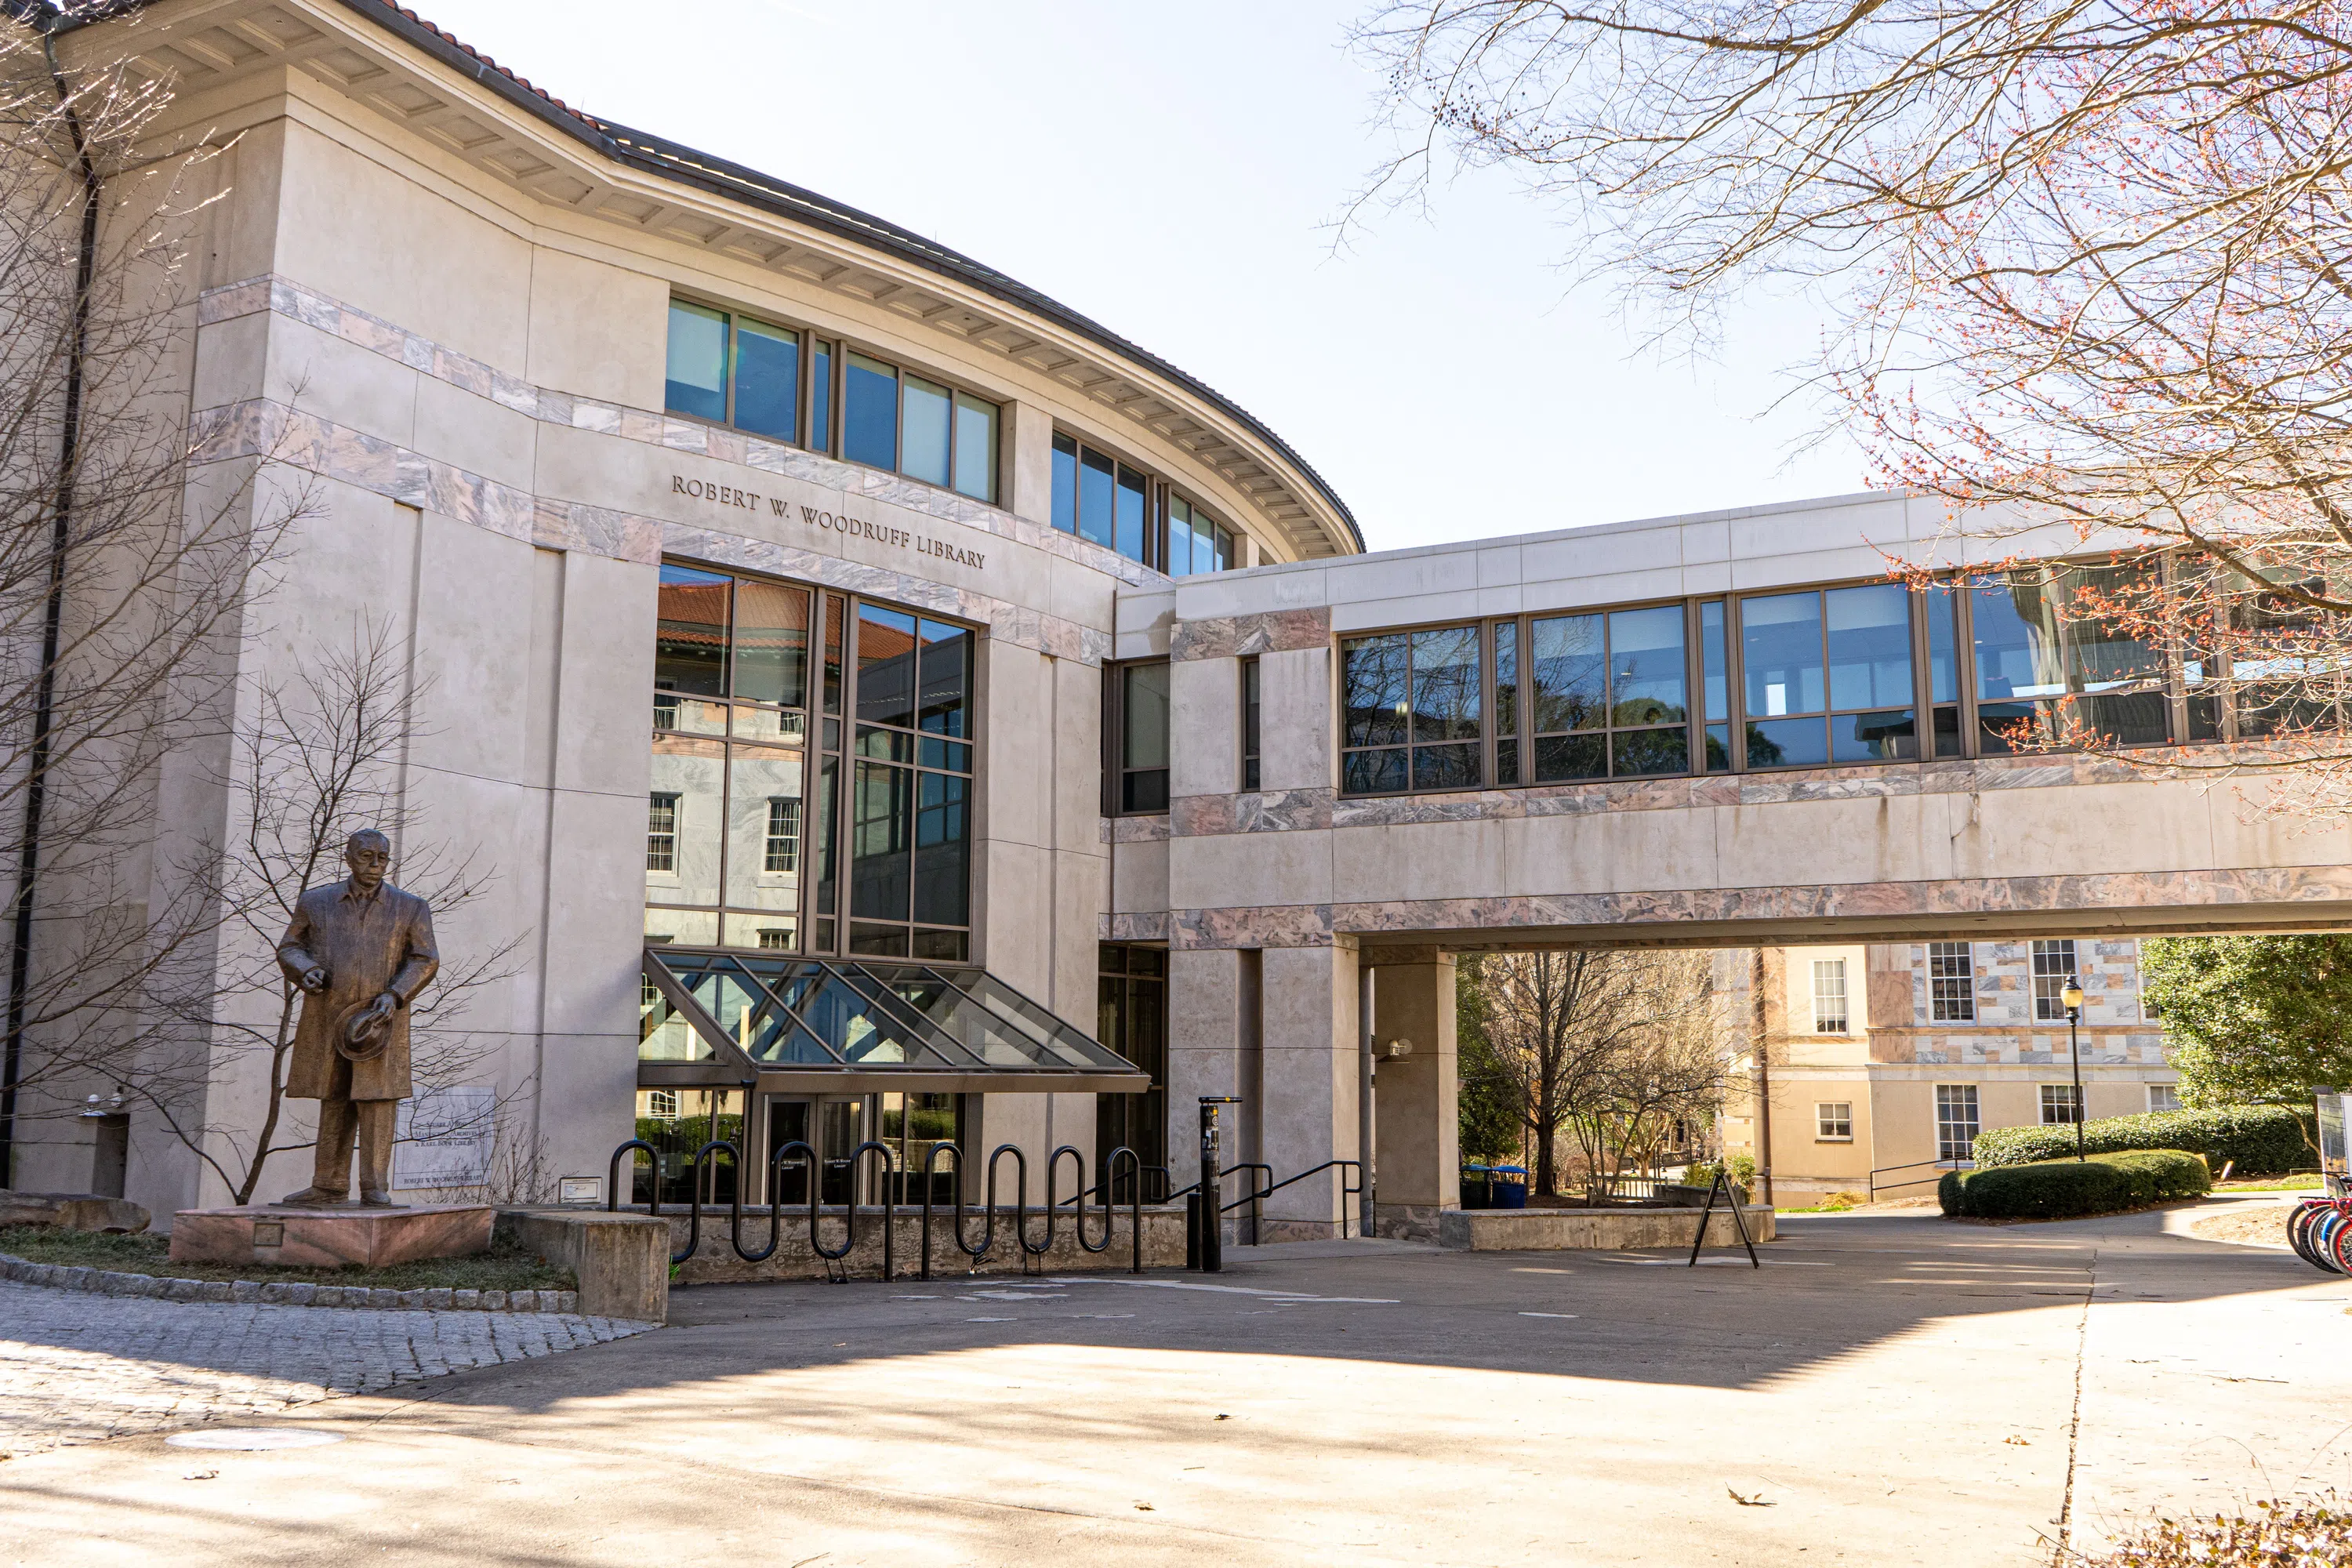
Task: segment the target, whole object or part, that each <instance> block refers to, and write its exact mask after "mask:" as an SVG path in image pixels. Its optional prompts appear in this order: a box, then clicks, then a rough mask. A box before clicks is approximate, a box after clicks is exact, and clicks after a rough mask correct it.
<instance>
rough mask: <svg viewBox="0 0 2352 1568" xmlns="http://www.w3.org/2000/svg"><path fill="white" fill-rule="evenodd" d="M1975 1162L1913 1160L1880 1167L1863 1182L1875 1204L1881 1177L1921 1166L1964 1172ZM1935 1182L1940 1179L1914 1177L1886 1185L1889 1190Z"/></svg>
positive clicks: (1914, 1169)
mask: <svg viewBox="0 0 2352 1568" xmlns="http://www.w3.org/2000/svg"><path fill="white" fill-rule="evenodd" d="M1975 1164H1976V1162H1975V1161H1974V1160H1914V1161H1912V1162H1911V1163H1909V1164H1907V1165H1881V1166H1880V1167H1879V1168H1878V1169H1876V1170H1875V1171H1873V1172H1871V1173H1870V1174H1869V1175H1867V1176H1865V1177H1864V1182H1865V1183H1866V1184H1868V1186H1869V1188H1870V1196H1871V1200H1872V1201H1873V1202H1876V1201H1877V1198H1878V1178H1879V1177H1881V1176H1885V1175H1889V1174H1892V1173H1895V1172H1896V1171H1916V1170H1917V1169H1919V1168H1920V1167H1921V1166H1922V1165H1932V1166H1934V1167H1935V1168H1936V1169H1937V1170H1939V1171H1965V1170H1969V1169H1971V1168H1973V1167H1974V1166H1975ZM1936 1180H1940V1178H1938V1177H1933V1176H1914V1177H1912V1178H1911V1179H1910V1180H1909V1181H1905V1182H1889V1183H1887V1184H1886V1185H1887V1186H1888V1188H1889V1189H1892V1188H1895V1187H1916V1186H1921V1185H1924V1184H1927V1183H1928V1182H1930V1181H1936Z"/></svg>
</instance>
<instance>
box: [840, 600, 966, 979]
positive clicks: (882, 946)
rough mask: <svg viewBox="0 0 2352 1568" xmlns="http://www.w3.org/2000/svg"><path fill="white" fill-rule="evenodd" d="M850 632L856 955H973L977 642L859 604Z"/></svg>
mask: <svg viewBox="0 0 2352 1568" xmlns="http://www.w3.org/2000/svg"><path fill="white" fill-rule="evenodd" d="M856 611H857V613H856V617H855V620H854V621H853V622H852V626H853V628H854V633H855V646H854V647H853V649H852V651H851V654H850V665H851V668H852V669H854V671H855V689H854V693H853V694H852V696H851V697H850V698H849V699H848V700H847V701H846V706H847V708H848V710H849V711H850V712H851V713H852V714H854V716H855V719H856V734H855V739H854V742H852V743H853V746H854V750H853V752H852V753H851V755H850V756H849V757H848V758H847V759H846V766H847V767H848V770H849V779H850V783H849V799H850V808H849V810H850V816H849V831H848V837H849V849H850V859H849V884H850V885H849V939H848V942H847V944H846V945H847V951H849V952H853V953H869V954H873V955H875V956H877V957H892V958H924V959H946V960H951V961H961V960H962V959H964V958H966V957H968V956H969V954H970V951H971V934H970V927H971V771H972V747H971V641H972V637H971V632H970V631H968V630H966V629H965V628H964V627H962V626H950V625H949V624H947V623H945V622H941V621H934V620H932V619H930V618H929V617H928V616H917V615H915V614H913V613H911V612H909V611H905V610H898V609H892V608H889V607H887V606H885V605H876V604H871V603H864V602H861V603H859V604H858V605H857V606H856Z"/></svg>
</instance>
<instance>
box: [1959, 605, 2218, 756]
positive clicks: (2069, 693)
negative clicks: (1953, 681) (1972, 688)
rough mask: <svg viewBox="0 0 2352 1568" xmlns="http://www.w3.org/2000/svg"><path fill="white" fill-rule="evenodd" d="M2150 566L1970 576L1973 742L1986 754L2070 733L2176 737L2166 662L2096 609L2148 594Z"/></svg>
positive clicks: (2123, 741) (2135, 739)
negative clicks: (2076, 730) (1974, 684)
mask: <svg viewBox="0 0 2352 1568" xmlns="http://www.w3.org/2000/svg"><path fill="white" fill-rule="evenodd" d="M2155 570H2156V566H2155V564H2154V563H2152V562H2139V563H2120V564H2116V565H2106V566H2033V567H2025V568H2021V569H2019V570H2017V571H2014V572H2008V573H2004V574H2000V575H1999V576H1996V577H1987V578H1982V579H1979V580H1977V581H1975V582H1974V583H1972V584H1970V587H1969V617H1970V620H1971V622H1972V624H1973V626H1974V628H1975V639H1974V640H1975V644H1976V659H1975V665H1976V680H1977V724H1978V731H1979V734H1978V745H1979V749H1980V750H1981V751H1982V752H1985V753H1987V754H1994V753H1999V752H2013V751H2017V750H2019V749H2021V747H2024V746H2027V745H2049V744H2053V743H2057V742H2063V741H2064V740H2065V739H2067V737H2068V734H2069V731H2070V730H2071V729H2073V728H2074V727H2078V726H2079V727H2080V728H2081V729H2082V730H2084V731H2088V732H2089V733H2091V734H2092V735H2094V736H2096V737H2097V738H2099V739H2101V740H2105V741H2107V742H2113V743H2115V744H2118V745H2126V746H2149V745H2163V744H2165V743H2166V742H2168V741H2169V740H2170V739H2171V738H2172V727H2171V699H2170V695H2169V690H2168V685H2169V677H2168V661H2167V660H2166V658H2164V656H2163V653H2162V651H2161V650H2160V649H2158V648H2156V647H2151V646H2150V645H2148V644H2147V643H2143V642H2139V641H2137V640H2134V639H2133V638H2131V637H2128V636H2127V635H2126V633H2125V631H2124V630H2122V629H2120V628H2118V627H2117V626H2116V625H2115V624H2114V623H2113V621H2112V619H2111V618H2110V617H2109V616H2105V615H2103V614H2102V613H2101V610H2100V605H2101V604H2102V602H2103V601H2104V602H2105V603H2108V604H2113V603H2115V602H2116V601H2118V600H2129V599H2131V598H2133V597H2134V596H2136V595H2138V594H2140V593H2143V592H2145V590H2146V584H2147V582H2148V580H2149V575H2150V574H2152V573H2153V572H2154V571H2155Z"/></svg>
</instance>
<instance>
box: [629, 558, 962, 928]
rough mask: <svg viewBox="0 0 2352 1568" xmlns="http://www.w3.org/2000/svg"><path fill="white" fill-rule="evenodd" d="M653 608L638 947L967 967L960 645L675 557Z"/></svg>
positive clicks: (942, 626) (931, 625)
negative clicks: (663, 941)
mask: <svg viewBox="0 0 2352 1568" xmlns="http://www.w3.org/2000/svg"><path fill="white" fill-rule="evenodd" d="M659 604H660V607H659V611H658V616H659V619H658V624H657V627H656V647H655V653H654V680H655V690H654V693H653V717H654V722H653V732H652V744H653V771H654V782H655V784H656V785H658V786H659V788H658V789H657V790H656V794H655V795H654V796H653V801H654V805H653V815H652V817H651V825H650V827H649V831H648V837H647V841H646V873H647V875H646V931H647V933H648V940H652V939H653V938H654V937H655V936H656V935H658V936H662V937H667V938H668V939H669V940H671V941H672V942H676V943H677V944H679V945H682V946H688V947H694V946H727V947H745V948H756V949H766V950H781V951H788V952H790V951H801V950H803V949H806V950H809V951H814V952H876V953H883V954H889V955H895V956H901V957H943V958H950V959H961V958H962V957H964V956H965V952H966V949H967V947H968V945H969V937H968V935H967V930H968V927H969V923H970V922H969V919H968V915H967V910H966V905H967V903H968V893H969V880H970V868H969V865H968V863H967V862H968V844H969V838H970V824H969V820H968V816H969V814H968V803H969V798H970V793H971V784H970V781H971V770H972V759H971V735H970V733H969V721H968V718H967V715H968V711H969V709H968V702H967V688H968V685H969V668H970V659H971V635H972V634H971V632H970V631H969V630H968V629H966V628H964V627H962V626H952V625H950V624H948V623H945V622H939V621H932V620H929V619H928V618H926V617H922V616H917V615H915V614H913V613H911V612H908V611H901V610H897V609H893V608H890V607H887V606H884V605H873V604H869V603H866V602H864V601H861V600H858V599H856V598H855V597H853V596H849V595H839V594H833V593H822V594H821V593H818V592H817V591H815V590H813V589H810V588H805V587H800V586H795V585H793V584H782V583H773V582H768V581H765V580H762V579H758V578H752V577H746V576H737V575H734V574H726V573H718V572H710V571H706V570H703V569H701V568H699V567H693V566H687V565H683V564H679V563H668V564H665V565H664V566H663V567H662V569H661V583H660V588H659ZM665 803H667V804H665ZM812 835H814V837H811V836H812ZM845 850H846V851H847V855H846V859H845V858H844V851H845ZM845 882H846V883H847V884H848V885H847V887H846V888H845V887H844V883H845ZM845 900H846V901H847V902H848V903H850V905H851V906H852V907H851V908H850V909H848V910H844V909H843V908H842V905H843V903H844V901H845ZM845 918H846V919H847V920H848V921H850V922H851V923H850V924H848V925H845V924H844V923H843V921H844V920H845ZM804 937H806V938H808V939H810V940H806V941H804V940H803V938H804ZM918 950H919V951H918Z"/></svg>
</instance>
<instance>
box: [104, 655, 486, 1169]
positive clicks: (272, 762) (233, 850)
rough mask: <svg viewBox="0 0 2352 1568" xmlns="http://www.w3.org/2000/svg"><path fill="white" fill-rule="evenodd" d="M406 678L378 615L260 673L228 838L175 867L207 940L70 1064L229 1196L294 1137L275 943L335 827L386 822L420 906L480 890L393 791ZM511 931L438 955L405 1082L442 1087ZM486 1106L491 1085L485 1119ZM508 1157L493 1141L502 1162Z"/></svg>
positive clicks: (328, 872)
mask: <svg viewBox="0 0 2352 1568" xmlns="http://www.w3.org/2000/svg"><path fill="white" fill-rule="evenodd" d="M419 695H420V693H419V692H418V691H417V690H416V689H415V688H413V687H412V686H411V685H410V684H409V680H408V672H407V668H406V661H405V659H404V657H403V651H402V647H401V645H399V644H398V643H396V642H395V641H394V639H393V637H391V635H390V634H389V633H388V632H386V631H383V630H381V629H378V630H373V631H370V632H366V633H363V634H362V635H361V636H360V637H357V638H355V639H354V641H353V643H352V646H351V647H349V648H347V649H342V650H337V651H331V652H327V653H324V654H321V655H320V656H318V657H316V658H314V659H313V661H312V662H311V664H310V666H309V667H308V668H306V669H305V670H304V672H303V673H302V674H300V675H299V676H298V677H296V678H295V679H292V680H290V681H289V682H286V683H284V684H282V685H265V686H263V687H262V688H260V689H259V692H258V695H257V700H256V701H255V704H254V712H253V715H252V718H251V721H250V722H249V723H248V724H247V725H246V726H244V727H243V728H242V729H241V730H240V732H239V734H238V736H237V739H236V761H235V763H234V765H233V766H232V768H231V770H230V772H229V774H228V776H227V777H226V778H225V779H224V780H222V781H220V782H221V783H222V784H223V785H224V787H225V790H226V794H227V795H228V797H229V798H230V800H231V801H232V803H233V805H232V808H231V820H232V821H233V822H234V823H235V824H236V831H237V834H238V837H236V839H235V840H234V841H232V842H229V843H226V844H218V845H208V846H205V847H203V849H201V850H200V851H199V853H198V854H197V856H196V857H195V858H194V863H193V864H191V865H190V866H188V867H187V868H184V869H185V873H186V879H187V881H188V882H189V883H190V884H191V885H193V886H197V887H201V888H202V889H205V898H206V900H207V901H208V902H210V903H212V904H214V905H215V907H216V909H217V910H218V915H217V922H216V936H217V940H216V942H214V943H211V944H206V945H204V946H195V945H191V946H190V947H189V948H188V949H186V950H185V951H184V952H183V953H182V954H181V955H180V956H179V957H178V959H177V960H176V961H175V962H173V963H170V964H166V965H163V966H162V967H160V968H159V969H158V970H157V971H156V972H155V973H153V975H152V977H151V980H150V984H149V986H148V994H149V1006H150V1009H151V1012H150V1018H151V1026H150V1027H149V1029H148V1030H147V1031H146V1032H145V1035H144V1037H142V1038H141V1039H140V1040H138V1041H137V1042H136V1043H135V1044H134V1045H131V1046H130V1047H110V1050H109V1052H108V1054H106V1055H104V1056H102V1057H98V1058H93V1059H90V1060H89V1061H88V1062H87V1064H86V1065H87V1067H88V1068H90V1069H92V1070H94V1071H98V1072H101V1073H104V1074H106V1075H108V1076H110V1077H112V1078H113V1079H114V1080H115V1081H116V1082H118V1083H120V1084H121V1085H122V1086H123V1087H124V1090H125V1092H126V1094H127V1096H128V1097H130V1098H131V1099H132V1100H134V1101H135V1102H137V1103H138V1104H140V1105H142V1106H143V1107H145V1108H148V1109H149V1110H152V1112H153V1114H154V1117H155V1119H156V1120H157V1121H159V1122H160V1123H161V1124H162V1125H163V1126H164V1127H165V1128H167V1129H168V1130H169V1131H170V1132H171V1134H172V1135H173V1137H174V1138H176V1139H177V1140H178V1141H179V1142H181V1143H183V1144H184V1146H185V1147H186V1148H187V1149H188V1150H190V1151H191V1152H193V1153H194V1155H195V1157H196V1158H197V1159H198V1160H199V1161H200V1162H202V1163H203V1164H204V1165H205V1167H206V1168H208V1169H209V1170H210V1171H211V1172H212V1173H214V1175H215V1176H216V1177H217V1178H219V1180H220V1181H221V1182H222V1184H224V1185H226V1187H227V1188H228V1189H229V1191H230V1192H231V1194H234V1196H235V1200H236V1202H237V1203H240V1204H243V1203H247V1202H250V1201H251V1200H252V1198H253V1195H254V1194H255V1192H256V1190H257V1187H258V1185H259V1183H260V1181H261V1178H262V1174H263V1170H264V1167H265V1166H266V1165H267V1164H268V1162H269V1160H270V1158H271V1157H272V1156H273V1155H277V1154H282V1153H287V1152H292V1151H296V1150H301V1149H307V1148H309V1147H310V1140H309V1139H308V1138H307V1137H305V1136H303V1135H301V1134H299V1133H298V1132H296V1131H294V1130H292V1129H291V1128H289V1125H288V1122H287V1118H286V1104H285V1088H286V1078H287V1071H288V1068H289V1065H290V1061H291V1058H292V1053H293V1047H294V1034H295V1026H296V1024H297V1022H298V1021H299V1017H300V1009H301V1003H302V997H301V993H300V992H299V989H298V988H297V987H296V986H295V984H293V982H292V981H291V980H289V978H288V977H287V976H286V974H285V973H284V972H283V970H281V969H280V968H279V966H278V957H277V948H278V941H279V939H280V938H281V937H282V936H283V935H284V933H285V931H287V929H288V926H289V922H290V921H291V920H292V918H293V913H294V906H295V903H296V901H297V900H299V898H300V897H301V896H302V893H303V892H304V890H305V889H310V888H313V887H317V886H320V885H321V884H323V883H327V882H331V881H333V880H335V879H338V878H339V877H340V876H341V874H342V868H341V855H342V849H343V846H344V843H345V841H346V840H347V839H348V838H349V837H350V836H351V834H352V833H353V832H355V831H356V830H358V829H360V828H362V827H374V828H377V829H379V830H381V831H383V832H384V833H385V834H387V835H388V836H389V837H391V838H392V841H393V845H394V851H395V855H396V859H395V861H394V874H395V876H396V878H397V879H398V881H399V883H400V885H401V886H402V887H403V888H404V889H406V890H407V891H409V892H412V893H415V894H416V895H417V896H418V897H420V898H422V899H424V900H425V901H426V902H427V903H429V904H430V905H432V907H433V910H434V914H435V917H436V921H446V919H447V918H448V917H450V916H453V915H457V914H459V913H461V911H463V910H466V909H467V907H468V906H469V905H472V904H474V903H476V902H478V900H481V899H482V897H483V896H484V895H485V894H486V893H487V892H488V889H489V888H490V886H491V884H492V883H493V882H494V880H495V879H496V871H495V868H492V867H490V866H488V865H486V864H482V863H480V862H478V861H477V860H476V859H475V858H473V857H471V856H456V855H452V854H451V853H450V852H449V851H448V850H447V849H446V847H443V846H441V845H439V844H437V843H435V842H433V841H431V840H430V839H429V838H426V837H425V835H424V834H423V832H422V826H423V824H422V821H421V818H420V814H419V813H418V812H417V811H415V809H414V808H413V807H410V806H408V805H406V804H405V797H404V792H403V789H402V787H401V786H402V781H401V773H402V764H403V762H404V758H405V755H406V753H407V750H408V748H409V746H410V745H411V744H412V743H413V742H415V739H416V738H417V736H418V733H419V731H418V729H417V726H416V724H415V709H416V702H417V700H418V697H419ZM521 940H522V939H521V938H520V936H515V937H511V938H509V939H508V940H506V941H504V942H498V943H496V944H493V945H491V946H488V947H487V948H484V947H477V948H475V949H473V950H471V951H466V952H458V953H456V954H454V955H453V956H452V958H451V959H450V960H449V961H447V962H445V963H443V965H442V968H441V972H440V973H439V975H438V976H437V977H436V979H435V981H434V984H432V985H430V986H429V987H427V988H426V989H425V992H424V993H423V994H422V995H421V996H420V997H419V998H418V1000H417V1002H416V1005H415V1013H414V1015H413V1017H414V1023H413V1025H412V1034H411V1049H412V1052H413V1061H414V1066H413V1069H412V1070H413V1074H414V1077H415V1081H416V1084H417V1087H418V1090H419V1092H420V1094H422V1093H429V1092H431V1091H432V1090H433V1089H441V1088H447V1087H453V1086H455V1085H456V1084H457V1083H459V1082H460V1081H462V1080H463V1079H466V1078H467V1077H468V1076H469V1075H470V1074H471V1073H472V1072H473V1071H474V1070H475V1069H476V1068H478V1067H479V1066H480V1065H481V1063H482V1062H483V1060H484V1058H486V1057H487V1055H488V1047H486V1046H485V1045H484V1044H483V1043H482V1042H481V1041H480V1040H479V1039H478V1038H477V1037H475V1036H474V1035H472V1034H471V1033H469V1032H468V1031H467V1029H466V1027H465V1015H466V1009H467V1004H468V1002H469V1001H470V1000H472V999H473V998H474V996H475V995H476V994H478V993H479V992H480V991H481V989H482V988H483V987H485V986H487V985H490V984H495V983H497V982H499V981H501V980H504V979H506V978H508V977H509V975H510V974H511V973H513V972H514V959H515V955H516V952H518V950H519V949H520V945H521ZM484 1115H485V1117H486V1119H487V1120H486V1125H485V1128H484V1131H485V1132H488V1131H491V1129H492V1128H493V1127H494V1126H495V1125H496V1124H497V1122H498V1121H499V1101H498V1100H496V1099H493V1100H492V1101H491V1102H490V1105H489V1107H488V1110H486V1111H485V1112H484ZM517 1158H523V1156H518V1155H516V1154H515V1153H514V1152H513V1151H509V1163H512V1162H513V1160H515V1159H517Z"/></svg>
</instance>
